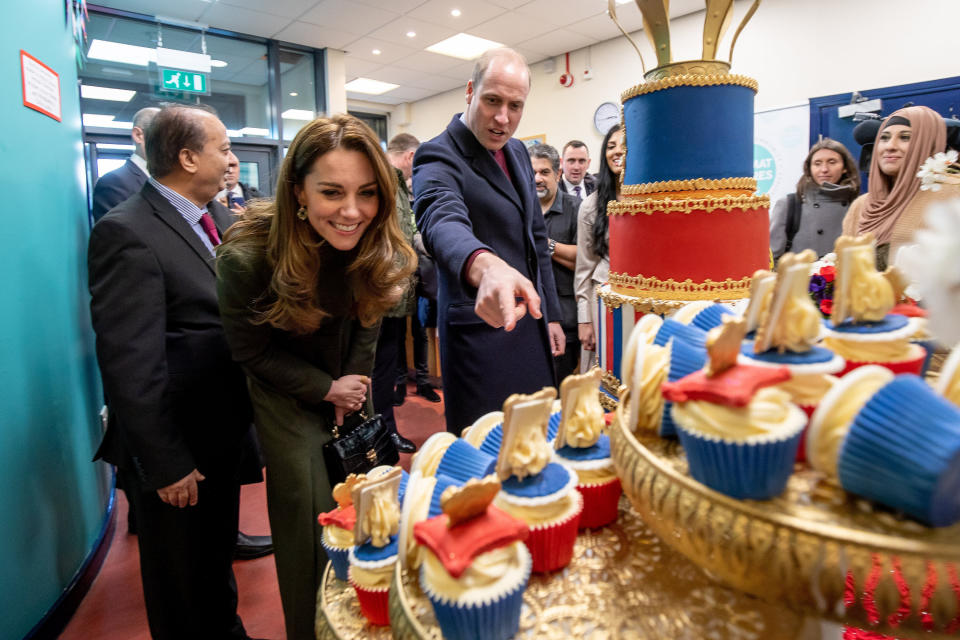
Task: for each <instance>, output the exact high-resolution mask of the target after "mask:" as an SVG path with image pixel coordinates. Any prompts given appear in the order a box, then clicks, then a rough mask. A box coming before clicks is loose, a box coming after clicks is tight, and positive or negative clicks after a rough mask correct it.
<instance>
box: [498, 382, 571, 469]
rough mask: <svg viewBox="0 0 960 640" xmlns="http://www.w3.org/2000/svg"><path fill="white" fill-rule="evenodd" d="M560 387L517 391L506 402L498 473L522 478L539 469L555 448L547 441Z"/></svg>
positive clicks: (544, 464)
mask: <svg viewBox="0 0 960 640" xmlns="http://www.w3.org/2000/svg"><path fill="white" fill-rule="evenodd" d="M556 397H557V390H556V389H554V388H553V387H544V388H543V389H541V390H540V391H537V392H536V393H533V394H530V395H525V394H522V393H515V394H513V395H512V396H510V397H509V398H507V399H506V401H504V403H503V441H502V444H501V445H500V455H499V456H497V468H496V471H497V477H498V478H500V479H501V480H506V479H507V478H509V477H510V476H517V477H518V478H520V479H521V480H522V479H523V478H525V477H527V476H532V475H536V474H538V473H540V472H541V471H542V470H543V468H544V467H545V466H547V463H548V462H550V457H551V456H552V455H553V451H552V450H551V449H550V445H549V444H547V427H548V423H549V421H550V410H551V409H552V408H553V399H554V398H556Z"/></svg>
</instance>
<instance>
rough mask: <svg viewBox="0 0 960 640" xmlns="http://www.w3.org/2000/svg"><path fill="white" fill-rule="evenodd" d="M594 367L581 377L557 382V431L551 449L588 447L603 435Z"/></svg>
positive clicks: (601, 411)
mask: <svg viewBox="0 0 960 640" xmlns="http://www.w3.org/2000/svg"><path fill="white" fill-rule="evenodd" d="M602 375H603V374H602V373H601V371H600V369H599V368H597V367H594V368H593V369H591V370H590V371H588V372H587V373H585V374H583V375H570V376H567V377H566V378H564V380H563V382H561V383H560V428H559V430H558V431H557V438H556V440H554V443H553V448H554V449H561V448H563V447H564V446H567V445H569V446H571V447H574V448H582V447H592V446H593V445H595V444H597V440H599V439H600V434H601V433H603V427H604V422H603V406H601V405H600V391H599V389H600V378H601V377H602Z"/></svg>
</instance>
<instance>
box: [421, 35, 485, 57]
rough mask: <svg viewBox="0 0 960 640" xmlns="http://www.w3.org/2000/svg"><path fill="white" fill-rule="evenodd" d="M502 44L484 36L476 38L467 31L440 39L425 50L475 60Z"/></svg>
mask: <svg viewBox="0 0 960 640" xmlns="http://www.w3.org/2000/svg"><path fill="white" fill-rule="evenodd" d="M502 46H504V45H503V44H502V43H500V42H494V41H493V40H487V39H486V38H478V37H477V36H471V35H470V34H468V33H458V34H457V35H455V36H450V37H449V38H447V39H446V40H441V41H440V42H438V43H436V44H432V45H430V46H429V47H427V51H430V52H432V53H439V54H440V55H443V56H450V57H451V58H460V59H461V60H475V59H476V58H479V57H480V56H482V55H483V54H484V53H485V52H486V51H489V50H490V49H496V48H498V47H502Z"/></svg>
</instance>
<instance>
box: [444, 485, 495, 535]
mask: <svg viewBox="0 0 960 640" xmlns="http://www.w3.org/2000/svg"><path fill="white" fill-rule="evenodd" d="M499 491H500V481H499V480H498V479H497V477H496V476H495V475H492V474H491V475H489V476H487V477H486V478H482V479H481V478H470V479H469V480H467V482H466V484H464V485H463V486H462V487H457V486H450V487H447V488H446V489H445V490H444V492H443V493H442V494H441V495H440V508H441V509H443V512H444V513H445V514H447V517H448V518H449V521H448V526H450V527H455V526H457V525H458V524H460V523H461V522H466V521H467V520H471V519H473V518H476V517H477V516H479V515H483V514H484V513H486V511H487V507H489V506H490V503H491V502H493V499H494V498H495V497H497V493H499Z"/></svg>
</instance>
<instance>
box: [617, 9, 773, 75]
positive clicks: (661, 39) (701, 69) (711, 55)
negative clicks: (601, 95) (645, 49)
mask: <svg viewBox="0 0 960 640" xmlns="http://www.w3.org/2000/svg"><path fill="white" fill-rule="evenodd" d="M634 1H635V2H636V3H637V7H639V8H640V13H641V14H642V15H643V31H644V33H646V34H647V38H649V39H650V43H651V44H652V45H653V49H654V51H656V53H657V66H656V68H654V69H652V70H651V71H649V72H647V65H646V63H645V62H644V60H643V54H642V53H640V47H638V46H637V43H636V42H635V41H634V39H633V38H631V37H630V34H629V33H627V31H626V29H624V28H623V27H622V26H621V25H620V21H619V20H617V7H616V4H617V3H616V0H607V8H608V13H609V14H610V19H611V20H613V22H614V24H616V25H617V28H618V29H620V32H621V33H623V35H624V36H626V38H627V40H629V41H630V44H632V45H633V48H634V49H635V50H636V52H637V55H638V56H640V65H641V66H642V67H643V73H644V77H648V76H652V77H653V78H659V77H662V76H663V75H673V74H672V73H666V74H664V73H662V71H664V70H665V69H666V68H667V67H670V66H673V65H674V62H673V51H672V50H671V48H670V0H634ZM704 3H705V4H706V9H707V15H706V18H705V19H704V23H703V53H702V57H701V59H700V60H698V61H696V63H695V64H693V65H691V64H689V63H676V65H677V66H678V67H679V69H677V71H678V72H679V73H686V74H694V75H697V74H703V73H727V71H728V70H729V66H730V65H729V63H728V62H723V61H717V49H718V47H719V44H720V40H722V39H723V36H724V34H725V33H726V31H727V29H728V28H729V27H730V23H731V21H732V20H733V4H734V0H704ZM759 6H760V0H754V2H753V4H752V5H751V6H750V9H749V10H748V11H747V13H746V15H745V16H744V17H743V20H742V21H741V22H740V26H738V27H737V30H736V32H735V33H734V35H733V41H732V42H731V43H730V57H729V60H730V61H732V60H733V48H734V47H735V46H736V44H737V38H739V37H740V32H741V31H743V28H744V27H745V26H746V25H747V22H749V21H750V18H752V17H753V14H754V13H756V11H757V7H759ZM648 79H652V78H648Z"/></svg>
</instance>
